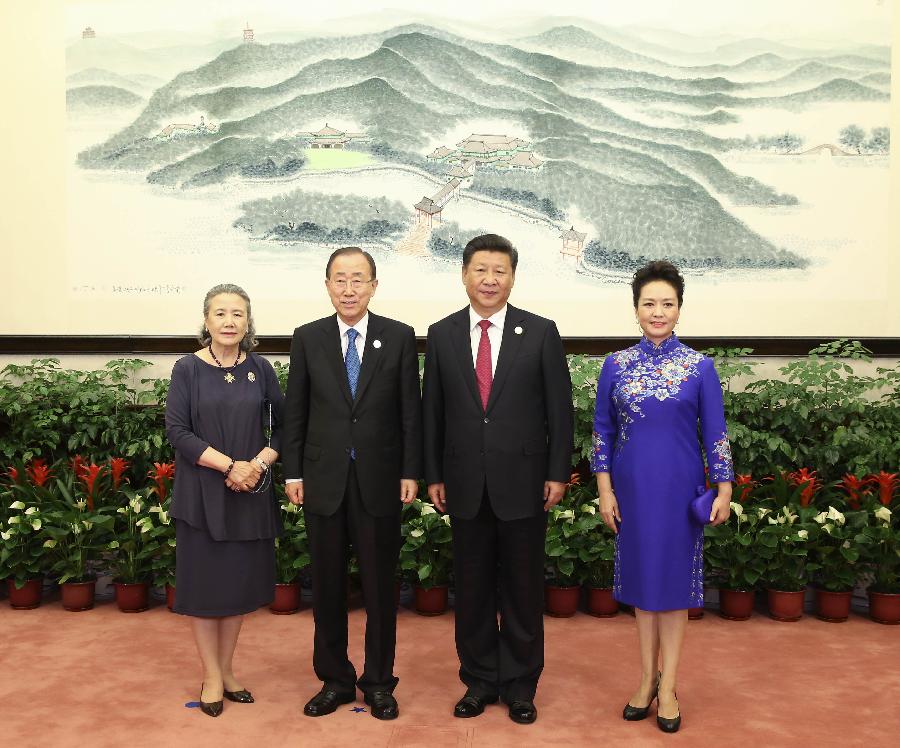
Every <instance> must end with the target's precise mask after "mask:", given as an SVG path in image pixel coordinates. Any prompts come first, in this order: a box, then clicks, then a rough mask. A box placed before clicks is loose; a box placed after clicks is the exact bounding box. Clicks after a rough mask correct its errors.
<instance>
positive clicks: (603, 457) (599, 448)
mask: <svg viewBox="0 0 900 748" xmlns="http://www.w3.org/2000/svg"><path fill="white" fill-rule="evenodd" d="M593 441H594V455H593V458H592V459H591V472H594V473H608V472H609V445H608V444H607V443H606V441H605V440H604V439H603V435H602V434H598V433H597V432H596V431H595V432H594V440H593Z"/></svg>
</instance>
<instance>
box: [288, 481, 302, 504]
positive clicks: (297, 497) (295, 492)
mask: <svg viewBox="0 0 900 748" xmlns="http://www.w3.org/2000/svg"><path fill="white" fill-rule="evenodd" d="M284 490H285V491H286V492H287V497H288V499H289V500H290V502H291V503H292V504H294V505H295V506H300V505H301V504H302V503H303V481H302V480H296V481H291V482H290V483H285V484H284Z"/></svg>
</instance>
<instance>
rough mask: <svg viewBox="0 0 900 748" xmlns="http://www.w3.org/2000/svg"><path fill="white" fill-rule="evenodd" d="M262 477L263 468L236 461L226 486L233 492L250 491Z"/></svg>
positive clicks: (253, 463) (251, 463)
mask: <svg viewBox="0 0 900 748" xmlns="http://www.w3.org/2000/svg"><path fill="white" fill-rule="evenodd" d="M260 477H262V468H261V467H260V466H259V465H257V464H256V463H255V462H247V461H246V460H236V461H235V463H234V467H232V468H231V472H229V473H228V477H227V478H226V479H225V485H226V486H228V487H229V488H230V489H231V490H232V491H249V490H250V489H251V488H253V487H254V486H255V485H256V484H257V483H259V479H260Z"/></svg>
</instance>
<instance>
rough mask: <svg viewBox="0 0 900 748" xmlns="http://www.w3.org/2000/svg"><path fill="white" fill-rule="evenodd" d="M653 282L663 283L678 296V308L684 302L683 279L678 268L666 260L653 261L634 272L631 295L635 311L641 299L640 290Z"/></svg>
mask: <svg viewBox="0 0 900 748" xmlns="http://www.w3.org/2000/svg"><path fill="white" fill-rule="evenodd" d="M653 281H665V282H666V283H668V284H669V285H670V286H672V288H674V289H675V293H676V295H677V296H678V306H681V304H682V302H683V301H684V278H683V277H682V275H681V273H679V272H678V268H677V267H675V266H674V265H673V264H672V263H671V262H669V261H668V260H654V261H653V262H648V263H647V264H646V265H644V267H642V268H638V269H637V270H635V272H634V278H633V279H632V281H631V295H632V296H633V297H634V308H635V309H637V305H638V301H639V300H640V298H641V289H642V288H643V287H644V286H646V285H647V284H648V283H652V282H653Z"/></svg>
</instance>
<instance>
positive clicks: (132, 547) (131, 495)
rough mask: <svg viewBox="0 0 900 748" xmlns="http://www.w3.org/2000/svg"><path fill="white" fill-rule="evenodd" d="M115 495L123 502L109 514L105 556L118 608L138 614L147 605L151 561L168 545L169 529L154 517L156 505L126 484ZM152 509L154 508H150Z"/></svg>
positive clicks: (157, 512) (156, 516)
mask: <svg viewBox="0 0 900 748" xmlns="http://www.w3.org/2000/svg"><path fill="white" fill-rule="evenodd" d="M118 495H120V496H121V497H123V498H124V499H125V504H124V505H123V506H119V507H118V508H117V509H116V510H115V513H114V515H113V518H114V521H113V525H112V530H111V533H112V540H111V541H110V542H109V543H108V544H107V546H106V550H107V553H106V556H105V557H106V561H107V563H108V564H109V566H110V569H111V570H112V573H113V585H114V586H115V590H116V603H117V604H118V606H119V610H121V611H122V612H124V613H139V612H141V611H144V610H147V607H148V605H149V592H150V579H151V578H152V576H153V560H154V558H155V556H156V555H157V554H158V553H159V552H160V550H161V548H162V547H163V545H168V537H167V536H168V535H169V533H170V530H169V526H168V525H166V524H165V523H163V522H162V521H161V520H160V519H159V518H158V515H159V511H158V504H157V505H156V507H154V505H153V504H152V503H151V502H150V501H148V500H147V499H146V498H145V497H144V496H142V495H141V494H139V493H136V492H135V491H134V490H133V489H131V488H130V487H123V488H122V489H120V491H119V494H118ZM154 508H157V511H152V510H153V509H154ZM155 518H156V519H155Z"/></svg>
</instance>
